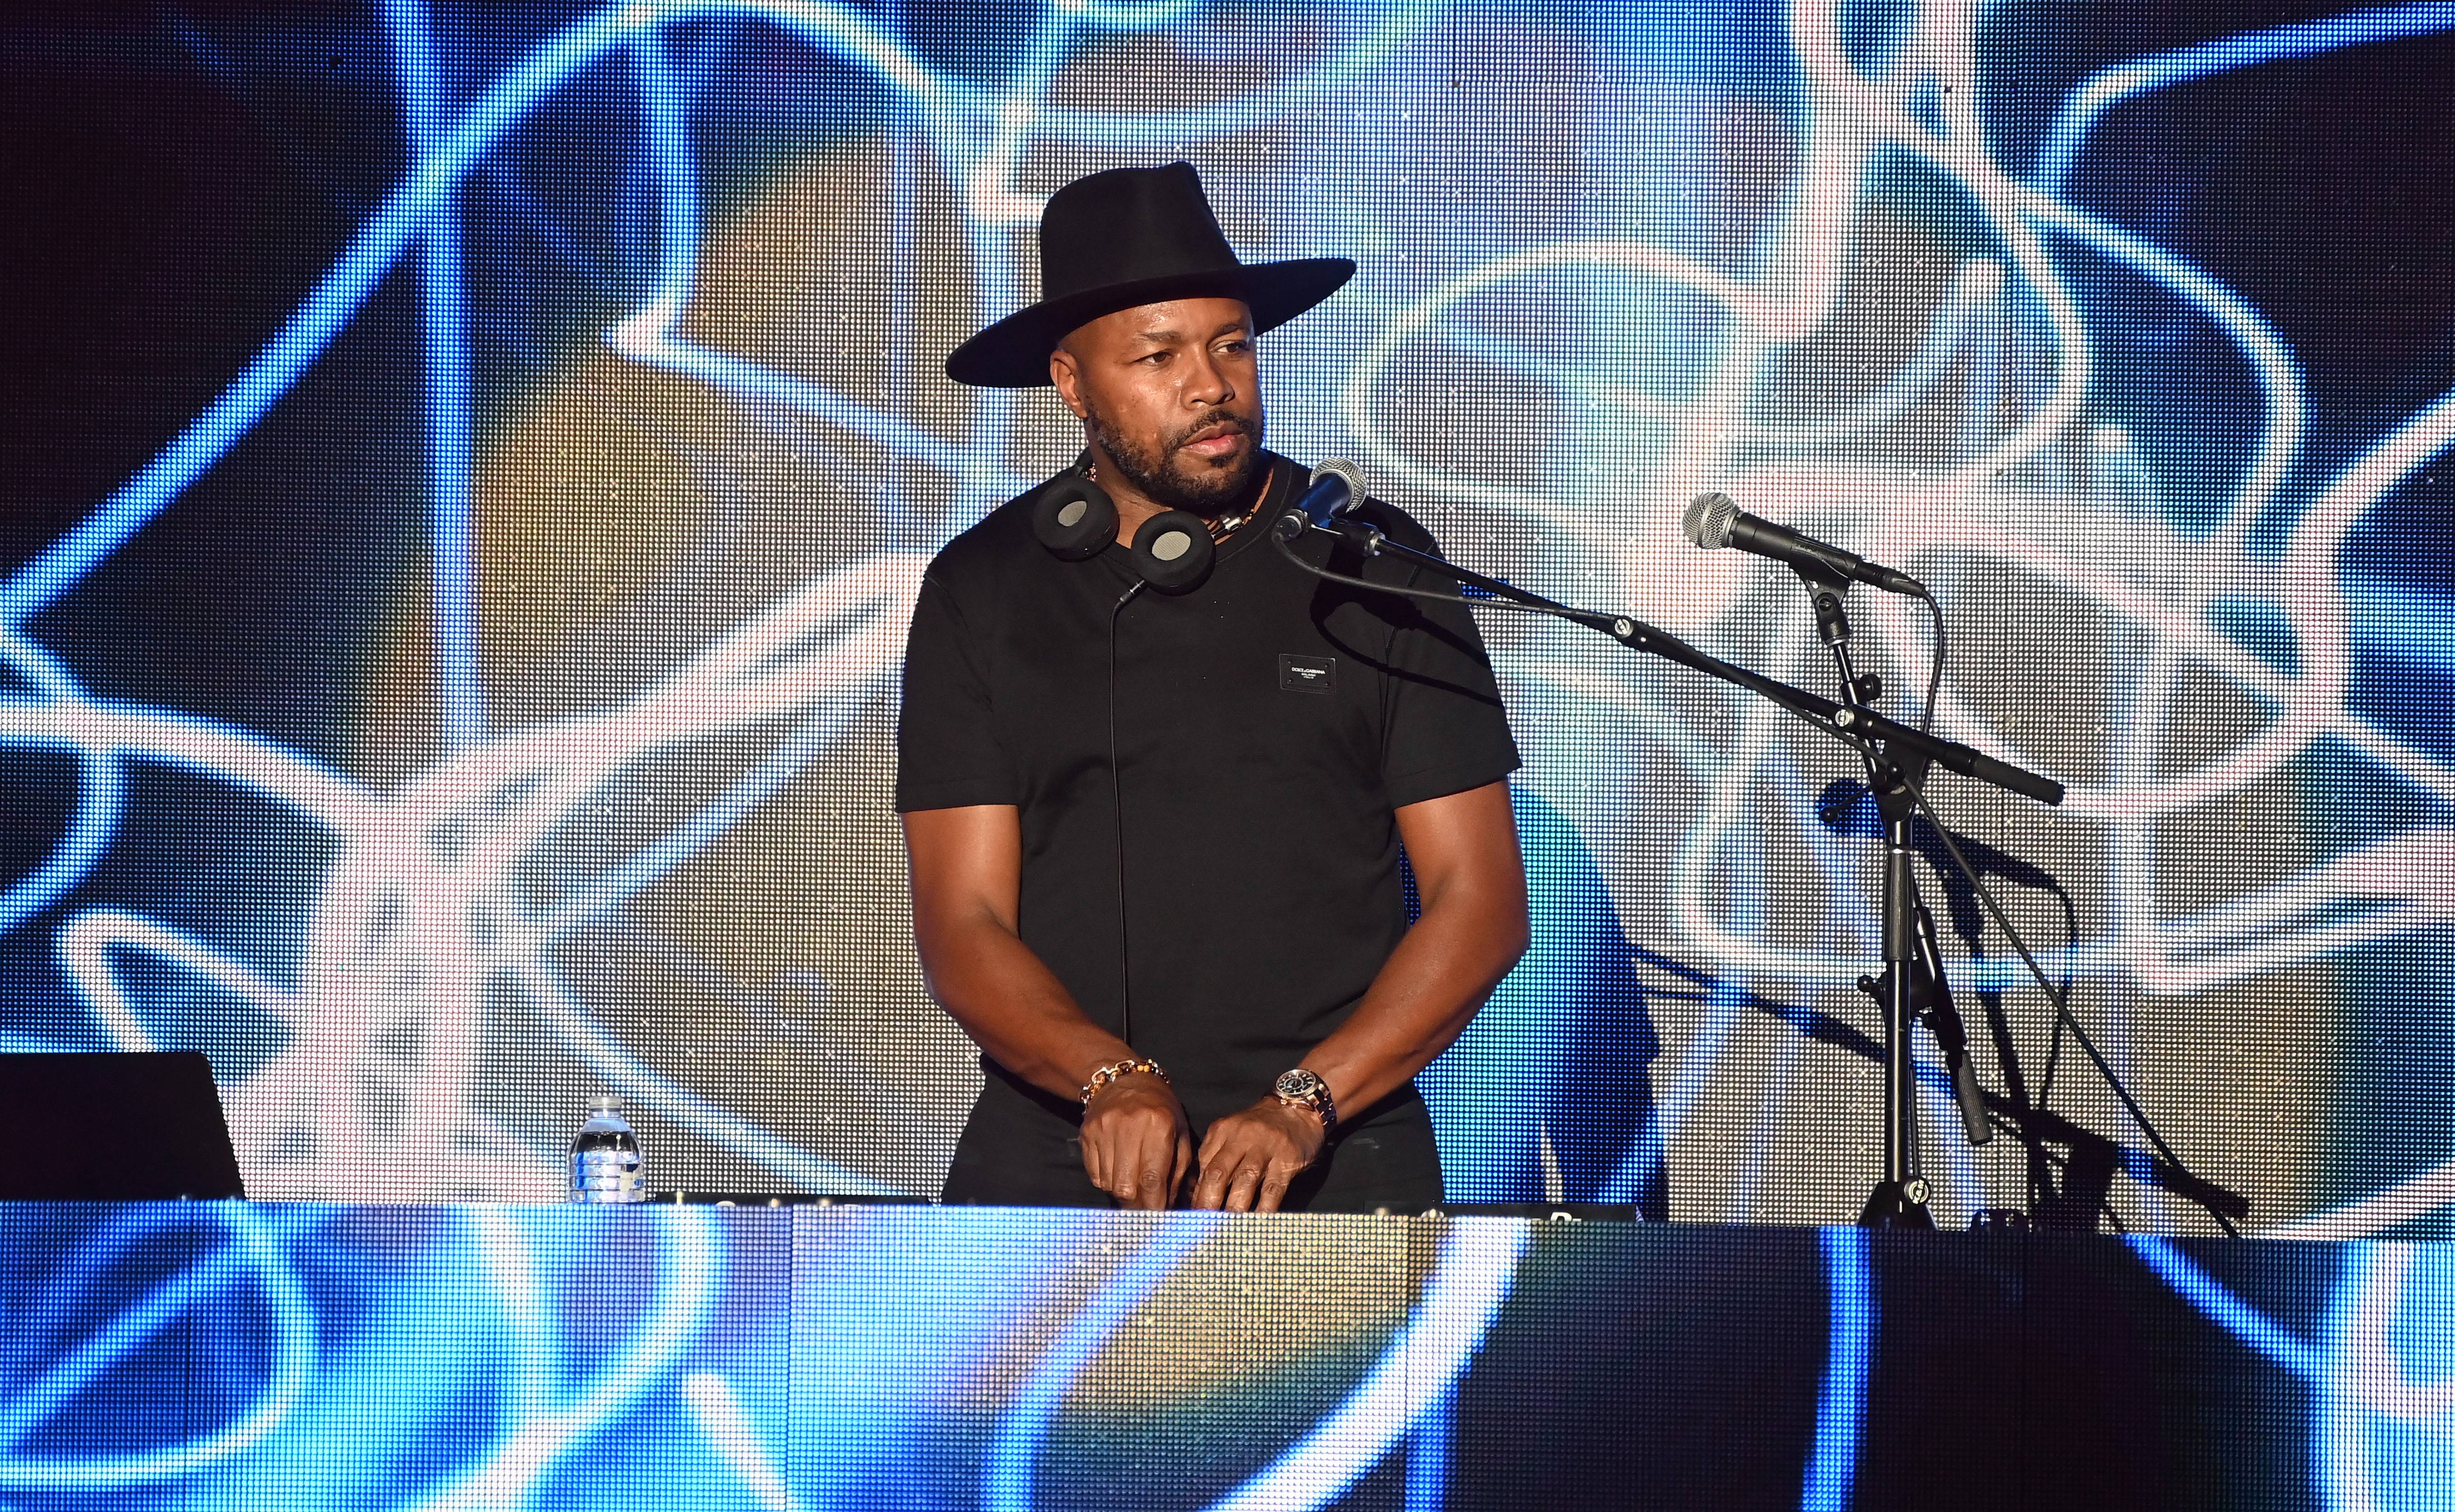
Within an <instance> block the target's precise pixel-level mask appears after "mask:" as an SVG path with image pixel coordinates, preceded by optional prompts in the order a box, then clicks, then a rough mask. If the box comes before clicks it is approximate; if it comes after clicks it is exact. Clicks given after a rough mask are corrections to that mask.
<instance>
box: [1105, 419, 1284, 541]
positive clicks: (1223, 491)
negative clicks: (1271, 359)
mask: <svg viewBox="0 0 2455 1512" xmlns="http://www.w3.org/2000/svg"><path fill="white" fill-rule="evenodd" d="M1084 408H1085V410H1086V411H1088V413H1086V414H1085V417H1084V419H1085V424H1086V425H1087V426H1088V428H1089V430H1090V432H1091V439H1092V440H1093V441H1094V442H1096V443H1098V445H1099V448H1100V450H1101V451H1103V452H1105V453H1106V454H1107V456H1108V460H1109V461H1111V462H1114V463H1115V464H1116V465H1117V471H1118V472H1120V473H1123V474H1125V475H1126V480H1127V481H1128V482H1130V483H1132V484H1133V485H1134V487H1136V488H1138V489H1140V490H1141V491H1142V494H1143V497H1145V498H1146V499H1149V500H1150V501H1151V502H1152V503H1154V504H1157V505H1159V506H1161V507H1162V508H1165V509H1172V510H1184V511H1186V512H1187V513H1188V514H1199V515H1201V516H1202V517H1203V518H1204V519H1217V518H1218V517H1219V516H1220V515H1222V514H1227V513H1228V510H1229V509H1231V508H1233V507H1234V506H1235V505H1236V504H1237V503H1239V502H1241V501H1242V500H1243V498H1244V497H1245V494H1246V493H1247V492H1248V490H1249V489H1250V487H1251V485H1252V481H1253V476H1254V474H1255V473H1256V472H1257V471H1259V469H1260V467H1261V463H1262V426H1261V421H1260V419H1259V417H1258V416H1257V417H1256V418H1255V419H1253V420H1251V421H1248V420H1246V419H1245V418H1244V417H1243V416H1242V415H1235V414H1211V415H1206V416H1205V417H1203V418H1202V419H1199V420H1194V421H1191V422H1189V423H1188V424H1187V425H1185V426H1184V427H1183V428H1181V429H1179V430H1176V431H1174V432H1171V433H1168V434H1167V435H1165V436H1163V437H1161V438H1160V441H1159V444H1158V445H1156V446H1142V445H1138V444H1136V443H1135V442H1134V441H1133V440H1131V439H1129V438H1128V437H1126V435H1124V434H1122V433H1120V432H1119V431H1118V430H1117V428H1116V427H1115V426H1113V425H1111V424H1109V423H1108V417H1107V416H1106V415H1105V414H1103V413H1100V411H1099V409H1098V407H1097V406H1095V405H1091V404H1088V403H1085V406H1084ZM1223 425H1232V426H1234V427H1235V428H1236V430H1237V431H1238V432H1239V433H1242V434H1244V435H1245V436H1247V437H1248V438H1250V439H1251V441H1252V443H1253V444H1252V445H1251V446H1249V447H1248V448H1247V449H1246V450H1245V452H1244V453H1243V454H1241V455H1239V456H1238V457H1237V458H1236V459H1235V460H1234V461H1233V462H1230V463H1227V464H1225V465H1220V466H1213V465H1212V464H1210V463H1208V462H1205V461H1203V460H1201V459H1199V458H1196V457H1187V456H1185V455H1183V454H1181V453H1180V452H1179V450H1178V449H1179V448H1180V447H1183V446H1184V445H1185V444H1186V443H1187V442H1188V441H1190V440H1192V439H1193V437H1194V435H1195V433H1198V432H1202V431H1210V430H1216V429H1218V428H1219V427H1221V426H1223Z"/></svg>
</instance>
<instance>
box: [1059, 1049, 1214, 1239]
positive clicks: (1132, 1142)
mask: <svg viewBox="0 0 2455 1512" xmlns="http://www.w3.org/2000/svg"><path fill="white" fill-rule="evenodd" d="M1192 1167H1193V1126H1192V1125H1191V1124H1189V1123H1187V1121H1186V1118H1185V1104H1183V1103H1181V1102H1179V1101H1177V1100H1176V1094H1175V1093H1173V1092H1171V1091H1169V1090H1168V1085H1167V1082H1165V1081H1163V1080H1161V1079H1159V1078H1157V1077H1155V1076H1152V1075H1150V1074H1149V1073H1148V1072H1146V1071H1135V1072H1129V1073H1127V1074H1126V1075H1125V1076H1122V1077H1119V1078H1118V1079H1115V1080H1114V1081H1111V1082H1108V1083H1106V1085H1104V1086H1103V1087H1101V1088H1100V1090H1099V1091H1097V1092H1094V1093H1092V1094H1091V1100H1090V1101H1089V1102H1088V1103H1085V1105H1084V1108H1083V1169H1084V1170H1085V1171H1087V1172H1088V1173H1090V1177H1091V1184H1092V1185H1093V1186H1096V1187H1098V1188H1099V1189H1100V1190H1101V1191H1103V1192H1106V1193H1108V1194H1109V1195H1110V1196H1112V1197H1114V1198H1115V1199H1116V1200H1118V1201H1119V1202H1120V1203H1122V1204H1124V1205H1125V1206H1126V1207H1140V1208H1148V1209H1150V1210H1152V1211H1154V1212H1158V1211H1162V1210H1165V1209H1166V1208H1167V1205H1168V1204H1169V1203H1170V1202H1172V1201H1174V1200H1175V1199H1176V1194H1177V1192H1178V1191H1179V1190H1180V1189H1181V1188H1182V1187H1183V1186H1184V1185H1185V1175H1186V1172H1187V1171H1189V1170H1191V1169H1192Z"/></svg>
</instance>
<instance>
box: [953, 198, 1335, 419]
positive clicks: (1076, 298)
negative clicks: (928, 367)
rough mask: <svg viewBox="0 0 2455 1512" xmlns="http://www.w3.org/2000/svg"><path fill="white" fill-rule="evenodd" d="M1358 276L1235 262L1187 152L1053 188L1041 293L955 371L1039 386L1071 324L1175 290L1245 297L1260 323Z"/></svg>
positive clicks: (1308, 263)
mask: <svg viewBox="0 0 2455 1512" xmlns="http://www.w3.org/2000/svg"><path fill="white" fill-rule="evenodd" d="M1353 276H1355V264H1354V262H1353V261H1352V260H1350V259H1349V258H1345V257H1302V258H1297V259H1295V260H1293V261H1289V262H1274V263H1244V262H1238V261H1237V260H1236V250H1235V249H1234V248H1232V247H1230V246H1228V237H1227V233H1225V232H1222V231H1220V229H1219V218H1218V217H1217V216H1215V215H1213V214H1212V213H1211V212H1210V201H1209V200H1208V199H1207V198H1205V197H1204V196H1203V192H1202V178H1201V175H1200V174H1198V173H1196V172H1194V171H1193V165H1192V164H1190V163H1170V164H1168V165H1167V167H1166V168H1112V169H1108V170H1106V171H1104V172H1098V173H1093V174H1091V175H1090V176H1088V177H1086V178H1078V179H1076V180H1075V181H1074V182H1073V183H1071V184H1068V185H1066V186H1065V188H1064V189H1061V190H1059V191H1058V192H1056V193H1054V194H1051V195H1049V196H1048V207H1047V209H1045V210H1044V211H1043V212H1041V215H1040V289H1041V297H1040V302H1039V303H1038V304H1035V305H1032V306H1029V307H1028V308H1026V309H1023V310H1018V311H1016V312H1014V313H1013V314H1010V315H1008V316H1006V317H1005V318H1004V320H1001V321H999V322H998V323H997V324H995V325H993V326H990V327H989V328H988V329H987V330H985V331H983V332H982V333H980V334H979V335H976V336H974V337H972V339H971V340H969V341H966V342H964V344H963V345H962V346H960V347H957V348H956V349H955V350H954V352H953V353H950V354H949V355H948V356H947V358H946V376H948V377H950V378H952V379H954V380H955V381H956V382H957V383H967V384H970V385H971V386H972V387H974V388H976V389H1034V388H1038V387H1040V386H1041V385H1043V384H1045V383H1046V382H1047V381H1048V354H1049V353H1051V352H1054V351H1055V350H1056V349H1057V343H1058V342H1059V341H1060V340H1062V339H1064V337H1065V333H1067V332H1069V331H1072V330H1073V329H1075V328H1076V327H1077V326H1082V325H1085V324H1087V323H1089V322H1091V321H1094V320H1097V319H1099V318H1100V317H1101V316H1102V315H1107V314H1114V313H1115V312H1118V311H1120V310H1131V309H1133V308H1134V307H1135V306H1137V305H1155V304H1159V303H1161V302H1163V301H1165V300H1169V299H1198V298H1209V297H1214V296H1218V297H1226V298H1230V299H1241V300H1243V301H1245V305H1246V308H1248V309H1249V310H1250V311H1252V312H1253V331H1254V333H1255V334H1259V333H1262V332H1265V331H1268V330H1270V329H1271V328H1272V327H1274V326H1283V325H1286V324H1287V323H1288V321H1290V320H1293V319H1294V318H1295V317H1296V316H1298V315H1300V314H1303V313H1304V312H1306V311H1308V310H1310V309H1311V308H1312V307H1313V306H1315V305H1317V304H1319V303H1321V302H1322V301H1323V300H1325V299H1327V298H1329V296H1330V295H1331V294H1334V293H1336V292H1338V290H1339V286H1340V285H1342V284H1344V283H1346V282H1347V280H1348V279H1349V278H1351V277H1353Z"/></svg>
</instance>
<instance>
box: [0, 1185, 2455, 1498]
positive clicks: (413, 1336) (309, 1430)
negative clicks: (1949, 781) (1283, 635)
mask: <svg viewBox="0 0 2455 1512" xmlns="http://www.w3.org/2000/svg"><path fill="white" fill-rule="evenodd" d="M2448 1250H2449V1246H2447V1245H2445V1244H2417V1245H2416V1244H2397V1243H2384V1242H2347V1243H2262V1242H2258V1241H2251V1242H2236V1241H2231V1240H2173V1239H2166V1238H2162V1237H2159V1236H2150V1235H2136V1236H2133V1237H2132V1238H2131V1239H2129V1240H2116V1239H2111V1238H2097V1237H2087V1236H2063V1235H2038V1236H2033V1237H2026V1238H2023V1237H2018V1236H2016V1237H2011V1238H1993V1237H1988V1236H1970V1235H1958V1236H1933V1235H1882V1234H1878V1235H1869V1234H1867V1233H1865V1232H1863V1231H1861V1230H1858V1229H1856V1228H1847V1227H1845V1228H1838V1229H1824V1230H1816V1229H1809V1228H1804V1227H1796V1226H1792V1227H1707V1226H1687V1225H1681V1226H1661V1225H1650V1224H1608V1223H1556V1222H1530V1221H1524V1220H1497V1219H1485V1218H1472V1219H1465V1220H1450V1221H1443V1220H1420V1219H1390V1218H1375V1217H1353V1218H1336V1217H1323V1216H1295V1215H1288V1216H1281V1217H1258V1218H1229V1217H1222V1216H1219V1215H1212V1214H1189V1213H1188V1214H1168V1215H1152V1214H1119V1213H1100V1212H1085V1211H1081V1210H1072V1211H1047V1210H1043V1211H1038V1212H1027V1211H1019V1210H1013V1209H1004V1210H981V1209H970V1210H962V1209H945V1208H935V1209H933V1208H920V1207H835V1208H817V1207H802V1208H799V1209H795V1210H792V1211H773V1210H760V1209H736V1210H722V1209H717V1208H710V1207H697V1206H692V1207H665V1206H658V1207H649V1208H640V1209H632V1210H627V1211H624V1210H607V1209H601V1208H599V1209H587V1208H574V1207H568V1206H566V1207H559V1208H542V1207H529V1208H517V1207H502V1206H475V1205H472V1206H450V1205H434V1206H417V1207H399V1208H376V1207H354V1206H340V1205H327V1204H314V1203H299V1204H260V1203H259V1204H242V1203H196V1202H191V1203H153V1204H140V1203H131V1204H122V1205H112V1206H76V1205H71V1204H43V1205H37V1204H24V1205H18V1206H13V1207H0V1259H4V1260H5V1261H6V1263H5V1264H0V1302H5V1303H6V1304H7V1305H8V1308H9V1315H8V1316H9V1317H10V1324H11V1326H10V1330H9V1333H8V1337H7V1339H6V1341H5V1353H0V1361H5V1364H6V1367H7V1369H8V1370H9V1373H10V1397H9V1401H8V1404H7V1407H6V1410H5V1412H0V1488H5V1494H6V1495H7V1496H8V1498H9V1501H10V1505H12V1506H22V1507H26V1508H30V1509H33V1508H41V1509H51V1508H61V1509H67V1508H79V1509H93V1508H108V1509H111V1512H119V1509H130V1512H143V1509H152V1508H167V1507H177V1508H183V1509H195V1512H207V1509H219V1508H232V1509H245V1512H254V1509H255V1508H260V1507H269V1506H281V1507H292V1506H330V1507H347V1508H357V1507H377V1506H381V1507H399V1508H412V1509H418V1512H453V1509H459V1508H481V1507H505V1506H517V1507H536V1508H548V1509H553V1508H566V1507H567V1508H605V1509H612V1512H627V1509H631V1508H672V1509H688V1512H700V1509H705V1512H751V1509H763V1512H820V1509H824V1508H839V1507H840V1508H854V1507H875V1506H892V1507H909V1508H941V1507H945V1508H980V1509H984V1512H1025V1509H1030V1508H1042V1509H1048V1512H1057V1509H1069V1508H1106V1507H1134V1508H1139V1509H1147V1512H1178V1509H1184V1512H1193V1509H1207V1512H1259V1509H1262V1508H1278V1509H1282V1512H1306V1509H1310V1508H1316V1507H1318V1508H1324V1509H1329V1512H1401V1509H1404V1512H1441V1509H1443V1508H1456V1509H1459V1512H1466V1509H1472V1508H1486V1507H1490V1508H1513V1507H1524V1506H1601V1507H1621V1506H1714V1507H1726V1508H1732V1509H1747V1512H1753V1509H1758V1508H1765V1509H1771V1508H1796V1509H1798V1512H1844V1509H1847V1508H1850V1507H1853V1506H1856V1507H1869V1508H1877V1507H1930V1506H1933V1507H1960V1506H1983V1505H2004V1506H2031V1507H2092V1508H2108V1509H2118V1512H2129V1509H2133V1508H2137V1509H2140V1512H2177V1509H2190V1512H2197V1509H2201V1508H2204V1509H2208V1512H2233V1509H2238V1508H2253V1507H2255V1508H2271V1507H2272V1508H2294V1509H2301V1508H2313V1507H2327V1508H2332V1509H2337V1512H2385V1509H2396V1512H2406V1509H2409V1512H2443V1509H2444V1508H2445V1507H2446V1506H2447V1505H2449V1495H2450V1490H2449V1488H2450V1486H2455V1476H2450V1474H2449V1468H2450V1466H2455V1434H2450V1430H2455V1391H2450V1388H2449V1385H2448V1382H2449V1381H2450V1379H2455V1377H2450V1376H2449V1374H2448V1371H2447V1365H2448V1362H2449V1360H2450V1358H2455V1357H2450V1352H2449V1351H2450V1345H2455V1325H2451V1324H2450V1320H2455V1313H2450V1311H2449V1309H2448V1306H2447V1301H2448V1297H2449V1283H2450V1282H2455V1256H2450V1255H2449V1254H2448ZM1224 1298H1232V1299H1234V1300H1233V1304H1232V1305H1228V1306H1223V1305H1222V1299H1224Z"/></svg>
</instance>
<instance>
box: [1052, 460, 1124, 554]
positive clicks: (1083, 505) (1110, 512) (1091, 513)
mask: <svg viewBox="0 0 2455 1512" xmlns="http://www.w3.org/2000/svg"><path fill="white" fill-rule="evenodd" d="M1031 534H1034V535H1036V536H1038V537H1040V544H1041V545H1043V546H1045V547H1047V548H1048V550H1049V552H1050V553H1051V554H1053V555H1055V556H1056V557H1057V558H1058V559H1059V560H1060V561H1067V562H1080V561H1087V560H1088V559H1090V558H1091V557H1094V556H1097V555H1099V554H1101V553H1102V552H1104V551H1106V550H1107V549H1108V543H1109V542H1110V541H1113V540H1115V539H1116V538H1117V506H1116V504H1115V503H1114V502H1113V501H1111V500H1110V499H1109V497H1108V491H1107V490H1106V489H1104V488H1102V487H1101V486H1100V485H1099V484H1097V483H1094V482H1092V481H1091V480H1090V479H1089V478H1087V477H1061V478H1059V479H1058V480H1057V481H1055V482H1054V483H1051V484H1049V485H1048V486H1047V487H1045V488H1044V489H1042V490H1041V491H1040V497H1038V498H1036V499H1034V500H1033V501H1032V504H1031Z"/></svg>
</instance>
